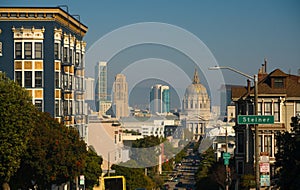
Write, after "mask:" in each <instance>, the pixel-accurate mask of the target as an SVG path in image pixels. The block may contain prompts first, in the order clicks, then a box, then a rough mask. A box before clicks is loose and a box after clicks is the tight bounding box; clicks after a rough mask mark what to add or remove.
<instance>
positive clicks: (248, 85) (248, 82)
mask: <svg viewBox="0 0 300 190" xmlns="http://www.w3.org/2000/svg"><path fill="white" fill-rule="evenodd" d="M250 90H251V81H250V80H249V79H247V92H248V93H250Z"/></svg>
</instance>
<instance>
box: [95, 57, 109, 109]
mask: <svg viewBox="0 0 300 190" xmlns="http://www.w3.org/2000/svg"><path fill="white" fill-rule="evenodd" d="M95 80H96V88H95V103H96V109H97V111H100V112H101V111H103V110H101V103H103V102H106V101H107V63H106V62H103V61H100V62H98V63H97V64H96V67H95Z"/></svg>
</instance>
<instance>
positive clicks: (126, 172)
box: [112, 164, 155, 190]
mask: <svg viewBox="0 0 300 190" xmlns="http://www.w3.org/2000/svg"><path fill="white" fill-rule="evenodd" d="M133 165H134V164H133ZM112 169H113V170H116V173H115V174H116V175H123V176H124V177H125V178H126V186H127V189H129V190H132V189H133V190H134V189H136V188H146V189H153V188H154V187H155V184H154V182H153V181H152V179H151V178H150V177H148V176H146V175H145V170H144V169H143V168H127V167H124V166H119V165H113V166H112Z"/></svg>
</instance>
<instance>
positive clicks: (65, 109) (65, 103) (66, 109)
mask: <svg viewBox="0 0 300 190" xmlns="http://www.w3.org/2000/svg"><path fill="white" fill-rule="evenodd" d="M63 109H64V116H66V115H68V114H69V112H68V101H64V106H63Z"/></svg>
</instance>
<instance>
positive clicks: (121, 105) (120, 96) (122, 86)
mask: <svg viewBox="0 0 300 190" xmlns="http://www.w3.org/2000/svg"><path fill="white" fill-rule="evenodd" d="M113 93H114V98H113V106H114V112H115V116H116V118H120V117H126V116H128V84H127V82H126V76H125V75H123V74H117V75H116V77H115V82H114V86H113Z"/></svg>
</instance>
